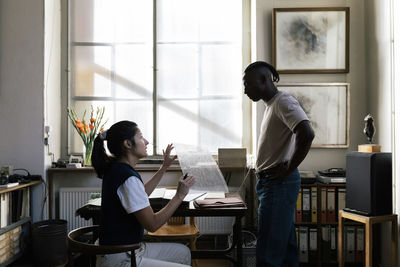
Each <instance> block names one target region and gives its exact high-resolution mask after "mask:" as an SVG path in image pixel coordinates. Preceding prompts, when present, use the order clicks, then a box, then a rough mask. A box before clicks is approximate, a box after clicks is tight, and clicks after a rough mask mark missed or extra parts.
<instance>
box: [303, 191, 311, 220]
mask: <svg viewBox="0 0 400 267" xmlns="http://www.w3.org/2000/svg"><path fill="white" fill-rule="evenodd" d="M302 202H303V203H302V208H303V212H302V218H301V219H302V221H303V222H311V210H310V188H309V187H303V201H302Z"/></svg>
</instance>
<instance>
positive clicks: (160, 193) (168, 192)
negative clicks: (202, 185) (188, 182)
mask: <svg viewBox="0 0 400 267" xmlns="http://www.w3.org/2000/svg"><path fill="white" fill-rule="evenodd" d="M206 194H207V192H206V191H198V190H189V193H188V194H187V195H186V197H185V198H184V199H183V201H187V202H189V201H192V200H195V199H197V198H199V197H201V196H205V195H206ZM175 195H176V189H167V188H156V189H154V191H153V192H152V193H151V194H150V196H149V199H152V198H164V199H172V198H173V197H174V196H175Z"/></svg>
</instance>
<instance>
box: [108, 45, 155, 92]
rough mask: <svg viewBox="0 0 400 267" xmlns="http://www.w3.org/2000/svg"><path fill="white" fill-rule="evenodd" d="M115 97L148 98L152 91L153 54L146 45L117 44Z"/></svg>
mask: <svg viewBox="0 0 400 267" xmlns="http://www.w3.org/2000/svg"><path fill="white" fill-rule="evenodd" d="M115 51H116V53H115V58H116V59H115V80H116V86H115V87H116V97H117V98H135V99H149V98H151V97H152V93H153V68H152V63H153V56H152V54H153V53H152V52H153V51H152V48H151V47H149V46H148V45H119V46H117V47H116V49H115Z"/></svg>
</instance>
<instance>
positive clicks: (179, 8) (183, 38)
mask: <svg viewBox="0 0 400 267" xmlns="http://www.w3.org/2000/svg"><path fill="white" fill-rule="evenodd" d="M243 1H244V0H154V1H149V0H85V1H81V0H69V70H70V74H69V103H68V105H69V106H72V107H74V108H75V109H76V110H77V112H78V114H82V112H83V110H84V109H86V110H88V109H89V107H90V105H93V106H94V107H97V106H105V107H106V113H105V118H108V119H109V121H108V123H107V125H106V127H105V128H106V129H107V128H108V127H109V126H111V125H112V124H113V123H114V122H117V121H120V120H131V121H134V122H136V123H137V124H138V125H139V128H140V129H141V130H142V132H143V135H144V136H145V137H146V138H147V139H148V140H149V142H150V143H151V144H152V146H150V145H149V147H148V151H149V154H150V155H152V154H153V155H157V154H162V149H163V148H165V146H166V145H167V144H168V143H171V142H173V143H183V144H190V145H196V146H201V147H204V148H206V149H208V150H209V151H211V152H213V153H215V152H217V150H218V147H242V146H244V145H246V144H247V143H246V141H245V140H246V138H248V137H247V136H246V134H244V133H246V132H247V131H245V130H244V127H243V118H247V117H246V116H248V117H249V118H250V114H247V115H243V114H244V112H243V106H244V105H246V103H243V101H244V100H243V99H244V98H243V90H242V71H243V66H244V65H246V64H247V63H248V62H247V60H246V59H245V60H243V58H245V56H244V55H246V54H248V53H247V52H245V50H246V49H247V48H246V47H248V45H247V42H248V41H247V40H243V39H244V37H243V36H246V35H245V34H243V32H244V31H243V29H244V28H245V27H244V26H246V27H247V25H245V24H246V21H247V20H248V15H246V16H244V13H245V12H244V11H243V10H247V8H245V6H246V5H245V4H244V3H243ZM246 1H247V0H246ZM245 17H247V19H246V18H245ZM244 21H245V23H244ZM244 61H246V62H244ZM248 135H249V136H250V133H249V134H248ZM80 151H82V142H81V140H80V139H79V136H78V135H77V134H76V133H75V131H74V130H73V129H72V127H69V152H71V153H75V152H80Z"/></svg>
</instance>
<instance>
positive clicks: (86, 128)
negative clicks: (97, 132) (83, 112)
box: [85, 125, 89, 133]
mask: <svg viewBox="0 0 400 267" xmlns="http://www.w3.org/2000/svg"><path fill="white" fill-rule="evenodd" d="M88 132H89V126H88V125H86V127H85V133H88Z"/></svg>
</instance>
